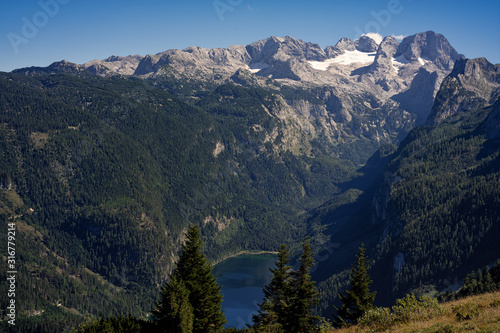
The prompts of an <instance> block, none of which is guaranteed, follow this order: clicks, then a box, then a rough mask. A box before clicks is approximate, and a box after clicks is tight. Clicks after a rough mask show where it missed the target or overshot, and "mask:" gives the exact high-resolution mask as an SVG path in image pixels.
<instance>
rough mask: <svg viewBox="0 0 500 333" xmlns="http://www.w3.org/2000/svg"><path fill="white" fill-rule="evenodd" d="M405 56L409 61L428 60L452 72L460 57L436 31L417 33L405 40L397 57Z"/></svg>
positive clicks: (399, 48) (400, 45)
mask: <svg viewBox="0 0 500 333" xmlns="http://www.w3.org/2000/svg"><path fill="white" fill-rule="evenodd" d="M398 56H403V57H404V58H405V59H406V60H407V61H411V62H415V61H419V62H422V61H424V60H428V61H431V62H434V63H435V64H437V65H439V66H440V67H442V68H443V69H446V70H451V69H452V68H453V64H454V63H455V61H456V60H457V59H458V58H459V57H460V55H459V54H458V52H457V51H456V50H455V49H454V48H453V47H452V46H451V45H450V43H449V42H448V40H447V39H446V38H445V37H444V36H443V35H441V34H438V33H435V32H434V31H427V32H422V33H417V34H415V35H412V36H408V37H406V38H404V39H403V40H402V42H401V44H399V47H398V50H397V52H396V54H395V57H398Z"/></svg>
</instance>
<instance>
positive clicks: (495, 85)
mask: <svg viewBox="0 0 500 333" xmlns="http://www.w3.org/2000/svg"><path fill="white" fill-rule="evenodd" d="M450 76H451V77H454V78H456V79H457V80H458V82H459V83H460V85H461V86H462V87H464V88H465V89H467V90H469V91H473V92H474V93H476V94H477V95H478V96H480V97H481V98H483V99H485V100H486V101H488V102H489V103H490V104H492V103H494V102H495V101H496V100H497V99H498V96H499V94H500V64H497V65H493V64H492V63H490V62H489V61H488V60H486V58H476V59H464V58H461V59H458V60H457V61H456V63H455V66H454V67H453V70H452V72H451V74H450Z"/></svg>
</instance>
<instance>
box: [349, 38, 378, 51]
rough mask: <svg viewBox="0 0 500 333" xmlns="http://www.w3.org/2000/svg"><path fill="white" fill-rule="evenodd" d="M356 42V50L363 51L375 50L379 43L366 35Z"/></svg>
mask: <svg viewBox="0 0 500 333" xmlns="http://www.w3.org/2000/svg"><path fill="white" fill-rule="evenodd" d="M354 44H355V45H356V50H358V51H361V52H375V51H377V48H378V44H377V43H376V42H375V41H374V40H373V39H371V38H370V37H368V36H366V35H363V36H361V37H360V38H359V39H357V40H356V41H355V42H354Z"/></svg>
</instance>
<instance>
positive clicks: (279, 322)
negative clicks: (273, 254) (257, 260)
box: [253, 245, 293, 332]
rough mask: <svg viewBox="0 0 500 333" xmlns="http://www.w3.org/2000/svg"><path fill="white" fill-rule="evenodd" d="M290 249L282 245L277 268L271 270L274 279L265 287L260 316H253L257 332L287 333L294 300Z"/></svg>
mask: <svg viewBox="0 0 500 333" xmlns="http://www.w3.org/2000/svg"><path fill="white" fill-rule="evenodd" d="M289 262H290V259H288V249H287V248H286V246H285V245H281V247H280V249H279V252H278V260H277V261H276V268H270V269H269V270H270V271H271V273H273V277H272V279H271V281H270V282H269V284H267V285H266V286H265V287H264V290H263V291H264V301H263V302H262V303H261V304H259V311H258V312H259V313H258V315H254V316H253V321H254V326H253V327H254V329H255V330H257V332H285V327H287V326H288V323H287V322H286V320H287V319H288V318H289V316H290V305H291V304H290V302H291V299H292V294H293V291H292V289H291V288H292V281H291V276H292V268H291V267H290V266H289V265H288V263H289Z"/></svg>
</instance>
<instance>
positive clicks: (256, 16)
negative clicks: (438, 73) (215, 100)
mask: <svg viewBox="0 0 500 333" xmlns="http://www.w3.org/2000/svg"><path fill="white" fill-rule="evenodd" d="M427 30H433V31H436V32H438V33H441V34H443V35H444V36H445V37H446V38H447V39H448V40H449V41H450V43H451V45H452V46H453V47H455V49H456V50H457V51H458V52H459V53H462V54H464V55H465V56H466V57H468V58H476V57H486V58H487V59H488V60H489V61H490V62H493V63H500V1H498V0H489V1H483V0H476V1H461V0H455V1H439V0H433V1H428V0H383V1H378V0H351V1H346V0H343V1H339V0H328V1H314V0H313V1H295V0H288V1H284V0H184V1H182V0H176V1H171V0H162V1H159V0H143V1H139V0H136V1H129V0H122V1H118V0H100V1H96V0H40V1H39V0H22V1H4V3H3V4H2V10H1V11H0V71H11V70H13V69H15V68H21V67H28V66H48V65H49V64H51V63H52V62H54V61H59V60H62V59H65V60H68V61H71V62H75V63H84V62H87V61H90V60H93V59H104V58H107V57H108V56H110V55H123V56H125V55H129V54H142V55H146V54H155V53H158V52H161V51H165V50H167V49H171V48H176V49H183V48H185V47H188V46H202V47H206V48H213V47H227V46H229V45H234V44H240V45H246V44H249V43H252V42H254V41H257V40H260V39H263V38H267V37H269V36H286V35H289V36H293V37H295V38H299V39H302V40H304V41H308V42H314V43H318V44H320V45H321V47H323V48H324V47H326V46H328V45H335V43H336V42H337V41H338V40H339V39H340V38H342V37H348V38H351V39H354V38H357V37H359V35H360V34H361V33H368V32H378V33H380V34H382V35H383V36H387V35H403V36H408V35H412V34H414V33H417V32H423V31H427Z"/></svg>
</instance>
